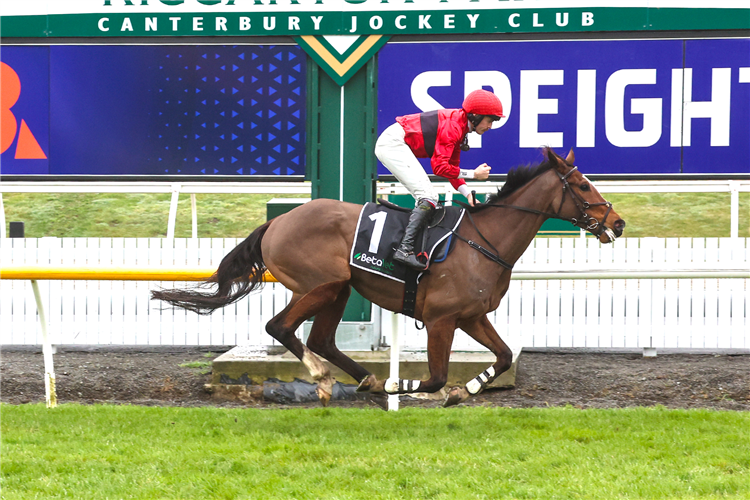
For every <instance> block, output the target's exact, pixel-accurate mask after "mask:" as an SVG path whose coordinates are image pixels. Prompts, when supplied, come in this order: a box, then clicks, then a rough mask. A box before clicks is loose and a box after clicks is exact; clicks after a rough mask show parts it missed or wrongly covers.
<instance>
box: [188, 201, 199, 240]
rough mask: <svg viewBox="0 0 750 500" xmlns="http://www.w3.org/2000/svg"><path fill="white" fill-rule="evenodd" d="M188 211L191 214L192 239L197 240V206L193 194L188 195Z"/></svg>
mask: <svg viewBox="0 0 750 500" xmlns="http://www.w3.org/2000/svg"><path fill="white" fill-rule="evenodd" d="M190 210H191V212H192V214H193V239H196V238H198V204H197V203H196V201H195V193H190Z"/></svg>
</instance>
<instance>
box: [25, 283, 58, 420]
mask: <svg viewBox="0 0 750 500" xmlns="http://www.w3.org/2000/svg"><path fill="white" fill-rule="evenodd" d="M31 287H32V288H33V289H34V299H36V310H37V312H38V313H39V324H40V325H41V327H42V354H44V394H45V397H46V398H47V408H54V407H55V406H57V391H56V390H55V366H54V363H53V360H52V344H51V343H50V340H49V335H48V334H47V316H46V315H45V314H44V303H43V302H42V295H41V294H40V293H39V283H37V281H36V280H31Z"/></svg>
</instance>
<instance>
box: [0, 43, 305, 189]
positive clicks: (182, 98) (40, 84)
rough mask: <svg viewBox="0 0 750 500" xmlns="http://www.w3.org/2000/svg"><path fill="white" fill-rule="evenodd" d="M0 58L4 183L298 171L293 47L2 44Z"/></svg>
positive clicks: (297, 80)
mask: <svg viewBox="0 0 750 500" xmlns="http://www.w3.org/2000/svg"><path fill="white" fill-rule="evenodd" d="M0 56H1V57H2V64H3V67H2V71H0V77H2V82H0V93H2V95H3V110H2V113H3V114H2V155H1V156H0V161H1V162H2V163H1V164H0V173H2V174H5V175H8V174H54V175H69V174H89V175H180V176H184V175H242V176H252V175H293V174H304V165H305V158H304V152H305V82H306V76H305V73H306V58H305V54H304V52H303V51H302V49H300V48H299V47H296V46H283V45H276V46H259V45H236V46H214V45H211V46H179V45H165V46H126V45H120V46H80V45H76V46H70V45H68V46H66V45H55V46H49V47H32V46H4V47H3V50H2V54H0ZM16 88H17V90H18V91H16ZM16 94H17V97H16V98H15V99H13V98H10V97H15V96H16ZM6 96H10V97H8V98H6Z"/></svg>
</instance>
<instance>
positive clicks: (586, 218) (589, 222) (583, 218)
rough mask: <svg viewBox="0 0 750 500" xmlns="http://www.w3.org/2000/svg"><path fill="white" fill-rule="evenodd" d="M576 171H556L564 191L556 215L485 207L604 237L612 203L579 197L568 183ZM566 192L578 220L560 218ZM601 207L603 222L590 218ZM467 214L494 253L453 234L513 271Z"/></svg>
mask: <svg viewBox="0 0 750 500" xmlns="http://www.w3.org/2000/svg"><path fill="white" fill-rule="evenodd" d="M576 170H578V167H575V166H574V167H572V168H571V169H570V170H569V171H568V173H566V174H565V175H563V174H561V173H560V172H558V171H557V170H555V173H556V174H557V177H558V178H559V179H560V181H561V182H562V191H563V192H562V197H561V198H560V206H559V207H558V208H557V212H556V213H550V212H543V211H541V210H536V209H535V208H529V207H521V206H518V205H504V204H499V203H498V204H495V203H490V204H486V205H484V206H485V207H498V208H512V209H514V210H520V211H522V212H528V213H532V214H536V215H544V216H545V217H547V218H549V219H559V220H564V221H568V222H570V223H571V224H573V225H574V226H576V227H580V228H581V229H585V230H586V231H589V232H590V233H591V234H593V235H594V236H596V237H597V238H598V237H599V236H601V235H602V233H604V232H605V231H607V228H606V226H605V225H604V223H605V222H607V217H609V213H610V212H611V211H612V203H611V202H609V201H606V200H605V201H603V202H600V203H589V202H588V201H585V200H583V199H582V198H581V197H580V196H579V195H577V194H576V193H575V192H574V191H573V188H571V187H570V183H569V182H568V177H570V175H571V174H572V173H573V172H575V171H576ZM566 192H567V193H569V194H570V197H571V199H572V200H573V203H574V204H575V206H576V207H578V210H579V211H580V212H581V215H580V216H579V217H577V218H576V217H573V218H567V217H561V216H560V212H561V211H562V207H563V204H564V203H565V193H566ZM601 206H605V207H607V211H606V212H605V213H604V218H603V219H602V220H601V221H599V220H598V219H597V218H596V217H592V216H590V215H589V214H588V213H587V212H586V210H588V209H590V208H591V207H601ZM466 213H467V215H468V216H469V221H471V224H472V225H473V226H474V229H475V230H476V232H477V234H479V236H480V237H481V238H482V239H483V240H484V241H485V242H486V243H487V244H488V245H489V246H490V248H491V249H492V250H493V251H494V253H492V252H490V251H489V250H487V249H486V248H484V247H482V246H481V245H479V244H478V243H476V242H474V241H472V240H467V239H466V238H464V237H462V236H460V235H459V234H458V233H456V232H455V231H454V232H453V234H455V235H456V237H457V238H458V239H460V240H463V241H464V242H466V243H468V245H469V246H470V247H472V248H474V249H475V250H478V251H479V252H480V253H481V254H482V255H484V256H485V257H487V258H488V259H490V260H492V261H494V262H496V263H497V264H500V265H501V266H503V267H504V268H506V269H513V265H512V264H509V263H508V262H506V261H504V260H503V259H502V258H500V256H499V252H498V251H497V249H496V248H495V247H494V246H492V243H490V242H489V241H487V238H485V237H484V235H483V234H482V233H481V232H480V231H479V228H478V227H477V225H476V224H475V223H474V218H473V217H472V216H471V213H470V212H468V211H467V212H466Z"/></svg>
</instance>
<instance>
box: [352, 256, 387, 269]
mask: <svg viewBox="0 0 750 500" xmlns="http://www.w3.org/2000/svg"><path fill="white" fill-rule="evenodd" d="M354 260H359V261H361V262H363V263H365V264H369V265H371V266H374V267H378V268H380V269H382V270H384V271H393V262H386V261H384V260H383V259H379V258H377V257H376V256H374V255H367V254H366V253H364V252H362V253H358V254H357V255H355V256H354Z"/></svg>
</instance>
